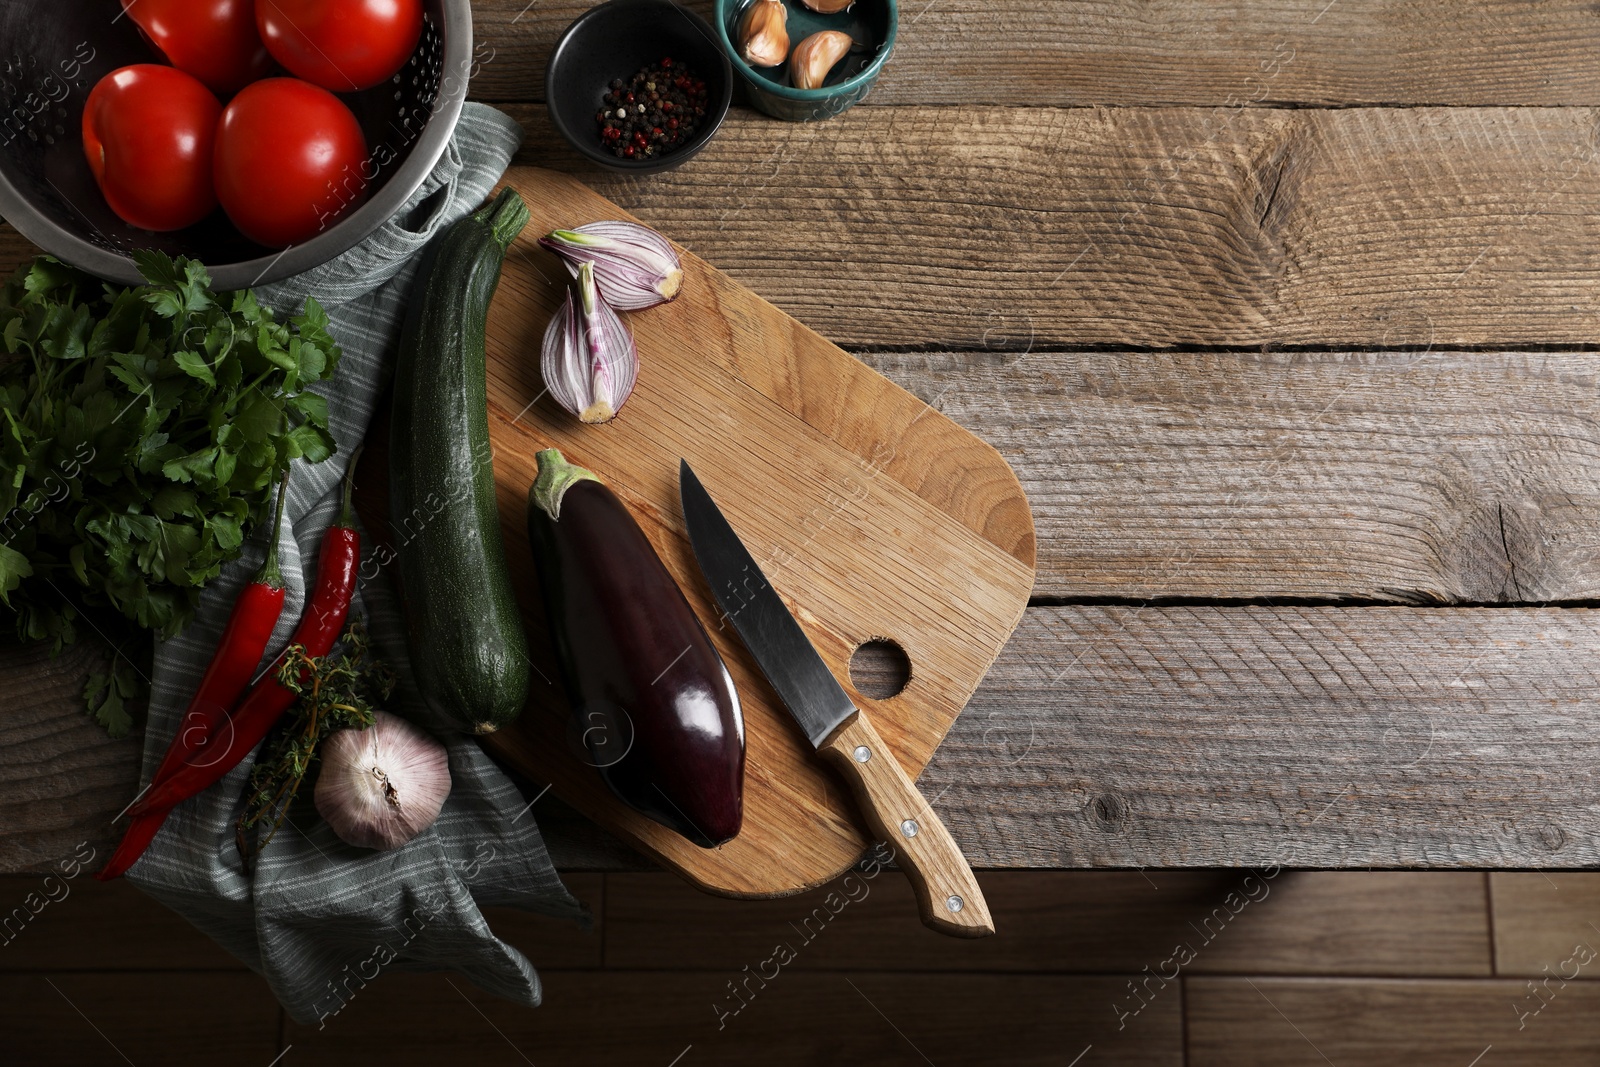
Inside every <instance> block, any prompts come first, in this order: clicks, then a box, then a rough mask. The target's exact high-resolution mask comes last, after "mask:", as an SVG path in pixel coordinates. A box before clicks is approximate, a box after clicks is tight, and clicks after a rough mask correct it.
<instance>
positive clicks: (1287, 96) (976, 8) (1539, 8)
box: [472, 0, 1600, 124]
mask: <svg viewBox="0 0 1600 1067" xmlns="http://www.w3.org/2000/svg"><path fill="white" fill-rule="evenodd" d="M589 6H591V4H590V2H589V0H541V2H537V3H529V2H528V0H474V3H473V5H472V8H473V18H474V26H473V29H474V31H475V33H476V37H477V40H478V41H479V42H480V45H479V69H478V73H477V74H476V75H475V77H474V80H473V83H472V93H473V95H474V96H475V97H478V98H479V99H483V100H542V99H544V74H545V59H546V57H547V56H548V55H549V52H550V48H551V46H552V45H553V44H554V43H555V40H556V38H557V37H558V36H560V34H561V32H562V30H564V29H565V28H566V26H567V24H568V23H569V22H571V21H572V20H573V19H574V18H576V17H577V16H578V15H579V14H581V13H582V12H583V10H585V9H586V8H588V7H589ZM684 6H686V7H689V8H691V9H693V10H696V11H698V12H700V13H701V14H702V15H705V16H706V17H707V18H708V19H709V17H710V15H711V10H712V4H711V3H710V0H690V2H689V3H687V4H685V5H684ZM1511 27H1514V28H1515V29H1514V32H1512V31H1511V29H1510V28H1511ZM1597 49H1600V24H1597V23H1596V20H1595V18H1594V14H1593V11H1592V9H1590V8H1589V7H1588V5H1586V4H1583V3H1578V2H1575V0H1562V2H1559V3H1551V2H1547V3H1540V4H1533V5H1530V4H1526V3H1519V2H1517V0H1492V2H1482V3H1472V4H1449V5H1442V4H1437V3H1414V2H1413V3H1400V4H1396V3H1392V2H1384V0H1339V2H1338V3H1335V4H1328V3H1327V0H1256V2H1254V3H1251V4H1248V5H1244V6H1240V5H1228V4H1209V3H1205V2H1203V0H1186V2H1176V3H1162V4H1154V5H1152V4H1140V5H1129V4H1121V3H1107V2H1085V3H1070V4H1069V3H1061V2H1060V0H907V2H906V3H904V4H902V6H901V22H900V40H899V43H898V45H897V46H896V49H895V54H894V58H893V60H892V61H891V62H890V64H889V66H888V67H887V68H886V70H885V71H884V74H883V76H882V77H881V78H880V79H879V81H878V85H877V86H876V87H874V89H873V91H872V94H871V95H870V96H869V97H868V98H867V102H868V103H871V104H977V103H991V104H1011V105H1018V106H1024V107H1033V106H1037V105H1039V104H1041V103H1048V104H1052V105H1071V106H1084V105H1095V106H1098V105H1139V106H1151V105H1171V104H1194V105H1199V106H1216V107H1219V108H1235V107H1242V106H1256V105H1266V106H1270V105H1274V104H1286V103H1289V104H1298V105H1319V104H1323V105H1325V104H1338V105H1350V104H1453V105H1485V104H1578V105H1588V104H1592V103H1594V101H1595V100H1596V99H1597V98H1600V72H1597V71H1596V70H1595V69H1594V64H1593V63H1591V62H1590V61H1589V58H1590V56H1592V55H1593V54H1594V52H1595V51H1596V50H1597ZM1226 120H1227V116H1226V115H1220V116H1218V118H1217V122H1218V124H1221V123H1223V122H1225V121H1226Z"/></svg>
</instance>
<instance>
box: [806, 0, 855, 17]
mask: <svg viewBox="0 0 1600 1067" xmlns="http://www.w3.org/2000/svg"><path fill="white" fill-rule="evenodd" d="M800 2H801V3H802V4H804V5H805V6H806V7H809V8H810V9H811V10H813V11H815V12H816V13H817V14H819V15H837V14H838V13H839V12H841V11H848V10H849V9H850V8H851V7H853V6H855V2H856V0H800Z"/></svg>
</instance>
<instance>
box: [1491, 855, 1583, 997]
mask: <svg viewBox="0 0 1600 1067" xmlns="http://www.w3.org/2000/svg"><path fill="white" fill-rule="evenodd" d="M1489 904H1490V908H1491V909H1492V910H1493V912H1494V965H1495V971H1496V973H1498V974H1503V975H1519V976H1522V977H1526V978H1538V979H1541V980H1542V979H1545V978H1547V977H1549V976H1551V975H1556V976H1558V977H1559V976H1563V975H1564V976H1567V977H1573V976H1574V975H1573V971H1574V969H1575V968H1576V970H1577V971H1578V972H1579V973H1580V974H1583V976H1584V977H1586V978H1592V977H1594V969H1593V961H1592V960H1591V961H1590V962H1589V963H1583V962H1582V961H1583V960H1584V959H1585V958H1586V957H1588V956H1590V955H1592V954H1594V953H1596V952H1600V875H1597V874H1594V873H1585V874H1575V873H1570V872H1567V871H1495V872H1493V873H1492V874H1490V875H1489ZM1597 958H1600V957H1597Z"/></svg>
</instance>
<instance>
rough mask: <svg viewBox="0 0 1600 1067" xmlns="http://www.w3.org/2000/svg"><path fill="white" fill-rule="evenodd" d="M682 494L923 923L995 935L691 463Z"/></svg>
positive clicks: (745, 634)
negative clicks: (895, 863) (899, 872)
mask: <svg viewBox="0 0 1600 1067" xmlns="http://www.w3.org/2000/svg"><path fill="white" fill-rule="evenodd" d="M678 491H679V495H680V496H681V498H682V502H683V518H684V523H685V525H686V526H687V528H688V531H689V544H690V546H691V547H692V548H693V549H694V555H695V560H696V561H697V562H698V563H699V565H700V571H701V573H702V574H704V575H705V578H706V583H707V584H708V585H709V586H710V589H711V595H712V597H713V598H714V599H715V600H716V602H717V604H718V606H719V607H721V609H722V613H723V616H724V618H725V619H726V620H727V621H728V622H729V623H731V624H732V625H733V629H734V631H735V632H736V633H738V635H739V638H740V640H741V641H743V642H744V646H745V648H746V649H748V650H749V652H750V656H751V658H752V659H754V660H755V662H756V665H757V666H758V667H759V668H760V669H761V673H762V674H763V675H764V676H765V677H766V679H767V682H768V683H769V684H770V685H771V686H772V688H773V690H774V691H775V692H776V693H777V694H778V697H779V699H781V700H782V701H783V703H784V705H785V706H786V707H787V708H788V709H789V713H790V715H792V716H793V717H794V720H795V722H796V723H798V724H799V726H800V729H801V730H802V731H803V732H804V734H805V736H806V739H807V740H809V741H810V742H811V745H812V747H813V748H815V749H816V750H817V752H818V754H819V755H821V756H823V757H824V758H825V759H827V760H828V761H829V762H830V763H832V764H833V765H834V766H836V767H837V768H838V769H839V770H840V771H842V772H843V773H844V775H845V777H846V778H847V779H849V780H850V783H851V786H852V788H853V790H854V793H855V796H856V799H857V801H858V803H859V804H860V806H861V808H862V811H863V814H865V815H866V817H867V821H868V822H869V824H870V825H871V827H872V829H873V831H874V832H875V833H876V834H877V835H878V836H879V837H881V838H883V839H884V840H885V841H887V842H888V843H889V845H890V846H891V847H892V848H893V849H894V850H895V853H896V856H897V858H898V860H899V862H900V865H901V866H902V867H903V868H904V869H905V871H906V874H907V875H908V876H909V877H910V879H911V882H912V885H913V887H914V888H915V889H916V890H917V898H918V908H919V910H920V911H921V912H922V921H923V922H924V923H926V924H927V925H928V926H930V927H932V928H933V929H935V930H938V931H940V932H941V933H946V934H952V935H954V936H957V937H982V936H984V935H986V934H992V933H994V923H993V921H992V920H991V919H990V917H989V908H988V904H987V902H985V900H984V898H983V892H982V891H981V890H980V889H979V888H978V882H977V879H976V878H974V877H973V874H972V868H971V867H970V866H968V865H967V861H966V858H965V857H964V856H962V854H961V849H960V847H959V846H958V845H957V844H956V843H955V840H954V839H953V838H952V837H951V836H950V832H949V831H948V830H946V829H945V827H944V823H943V822H942V821H941V820H940V819H939V816H938V815H937V814H936V813H935V812H934V811H933V809H932V808H931V807H930V806H929V805H928V802H927V801H926V800H924V799H923V797H922V794H921V793H920V792H918V791H917V787H916V785H915V784H913V783H912V781H911V779H910V777H909V776H907V775H906V773H905V770H904V769H903V768H902V767H901V766H900V764H899V763H898V762H897V761H896V760H895V758H894V756H893V755H892V754H890V752H889V750H888V748H886V747H885V746H884V744H883V739H882V738H881V737H879V736H878V732H877V730H876V729H875V728H874V727H873V725H872V722H871V720H870V719H869V718H868V717H867V715H866V713H865V712H864V711H863V710H862V709H860V708H857V707H856V704H855V701H854V700H852V699H851V697H850V695H849V694H848V693H846V692H845V690H844V687H843V686H841V685H840V684H839V682H838V680H837V679H836V678H835V677H834V676H833V672H832V671H830V670H829V669H828V665H827V664H826V663H824V662H823V661H822V657H821V656H820V655H818V653H817V650H816V646H814V645H813V644H812V643H811V640H810V638H808V637H806V634H805V631H804V630H803V629H801V627H800V623H799V622H797V621H796V620H795V617H794V615H793V613H791V612H790V611H789V608H788V606H787V605H785V604H784V602H783V598H782V597H781V596H779V594H778V592H777V590H776V589H774V588H773V587H772V583H771V582H769V581H767V577H766V575H765V574H763V573H762V571H761V567H760V566H759V565H758V564H757V563H756V561H755V557H754V556H752V555H751V554H750V550H749V549H748V548H746V547H745V544H744V542H743V541H742V540H741V539H740V537H739V535H738V533H737V531H735V530H734V528H733V526H732V524H730V523H729V522H728V520H727V517H726V516H724V515H723V514H722V509H721V508H719V507H717V503H716V501H715V500H713V499H712V498H711V494H710V493H709V492H707V491H706V488H705V486H704V485H702V484H701V483H700V479H699V478H698V477H696V476H695V473H694V471H693V470H692V469H691V468H690V467H689V464H688V462H687V461H680V463H679V467H678Z"/></svg>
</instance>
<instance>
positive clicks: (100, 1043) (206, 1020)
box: [0, 972, 279, 1067]
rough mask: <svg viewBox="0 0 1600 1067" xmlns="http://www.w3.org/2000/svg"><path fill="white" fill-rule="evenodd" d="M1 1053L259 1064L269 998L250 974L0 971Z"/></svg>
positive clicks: (102, 1060) (273, 1044)
mask: <svg viewBox="0 0 1600 1067" xmlns="http://www.w3.org/2000/svg"><path fill="white" fill-rule="evenodd" d="M0 1004H4V1005H5V1008H4V1014H3V1017H4V1020H5V1025H4V1026H0V1058H3V1059H4V1060H5V1062H6V1063H14V1064H34V1063H52V1064H54V1063H61V1064H67V1063H74V1064H76V1063H82V1064H91V1063H92V1064H112V1063H130V1064H155V1063H159V1064H162V1065H163V1067H165V1065H167V1064H171V1065H172V1067H191V1065H195V1067H199V1065H206V1067H212V1065H214V1064H218V1063H230V1064H266V1063H270V1062H271V1061H272V1058H273V1057H274V1056H276V1055H277V1054H278V1048H279V1046H278V1019H279V1012H278V1004H277V1002H276V1001H275V1000H273V999H272V994H271V992H269V991H268V989H267V984H266V982H264V981H262V980H261V979H260V978H258V977H257V976H255V975H253V974H248V973H245V974H227V973H221V974H218V973H212V974H195V973H189V974H170V973H168V974H160V973H157V974H151V973H139V972H134V973H132V974H128V973H124V974H95V973H88V974H85V973H81V972H80V973H70V974H68V973H55V974H16V975H0Z"/></svg>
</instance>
